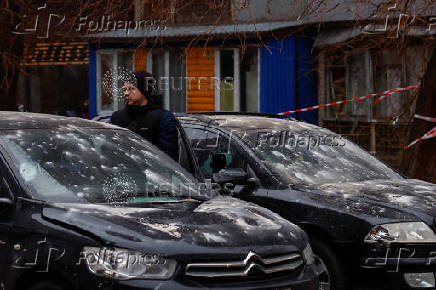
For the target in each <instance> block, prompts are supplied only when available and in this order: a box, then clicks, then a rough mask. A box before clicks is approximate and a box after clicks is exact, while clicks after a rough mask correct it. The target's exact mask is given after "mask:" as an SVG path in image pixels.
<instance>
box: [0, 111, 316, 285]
mask: <svg viewBox="0 0 436 290" xmlns="http://www.w3.org/2000/svg"><path fill="white" fill-rule="evenodd" d="M0 128H1V131H0V152H1V163H0V170H1V176H2V180H1V190H0V194H1V197H0V241H1V242H0V243H1V244H0V259H1V261H2V263H1V265H0V283H1V286H2V287H1V288H2V289H156V287H158V288H159V289H196V288H202V287H214V288H217V289H220V288H232V289H259V288H289V287H292V289H317V285H318V284H317V281H316V276H315V274H314V270H313V265H312V263H313V256H312V252H311V249H310V247H309V245H308V240H307V236H306V234H305V233H304V232H303V231H302V230H301V229H300V228H299V227H297V226H295V225H293V224H291V223H289V222H288V221H286V220H284V219H281V218H280V217H279V216H277V215H275V214H273V213H272V212H270V211H269V210H267V209H263V208H261V207H258V206H256V205H254V204H250V203H247V202H243V201H240V200H238V199H235V198H231V197H225V196H219V195H217V194H216V193H215V192H214V191H213V189H211V188H210V187H209V186H208V185H205V184H200V183H199V182H198V181H197V179H196V178H195V177H194V176H193V175H191V174H190V173H189V172H188V171H186V170H185V169H183V168H182V167H181V166H180V165H179V164H178V163H176V162H175V161H173V160H172V159H171V158H170V157H169V156H167V155H166V154H165V153H163V152H161V151H160V150H158V149H157V148H156V147H155V146H153V145H152V144H151V143H149V142H147V141H145V140H143V139H142V138H141V137H139V136H137V135H135V134H133V133H131V132H130V131H128V130H126V129H122V128H119V127H116V126H112V125H109V124H104V123H99V122H93V121H87V120H83V119H77V118H64V117H57V116H50V115H42V114H30V113H17V112H0ZM185 153H186V151H185ZM192 164H194V165H195V162H193V163H192ZM196 172H198V170H195V169H194V170H193V173H194V174H196Z"/></svg>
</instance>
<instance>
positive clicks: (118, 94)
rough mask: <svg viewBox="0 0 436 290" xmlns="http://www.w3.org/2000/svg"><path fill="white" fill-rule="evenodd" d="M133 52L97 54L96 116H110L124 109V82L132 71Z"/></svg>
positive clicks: (117, 51) (100, 51)
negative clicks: (127, 74)
mask: <svg viewBox="0 0 436 290" xmlns="http://www.w3.org/2000/svg"><path fill="white" fill-rule="evenodd" d="M133 65H134V61H133V52H131V51H127V50H99V51H98V52H97V109H98V114H99V115H103V114H110V113H111V112H113V111H117V110H119V109H121V108H123V107H124V104H125V100H124V91H123V86H124V80H125V79H126V77H125V75H126V73H129V72H130V73H131V72H133V69H134V66H133Z"/></svg>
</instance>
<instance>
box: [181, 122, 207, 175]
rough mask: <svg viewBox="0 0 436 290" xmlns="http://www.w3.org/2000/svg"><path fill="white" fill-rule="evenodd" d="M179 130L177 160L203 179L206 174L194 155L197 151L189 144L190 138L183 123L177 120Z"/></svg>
mask: <svg viewBox="0 0 436 290" xmlns="http://www.w3.org/2000/svg"><path fill="white" fill-rule="evenodd" d="M177 131H178V160H177V162H178V163H179V164H180V165H181V166H182V167H183V168H185V169H186V171H188V172H189V173H191V174H192V175H194V176H195V177H197V179H199V180H203V178H204V176H203V174H202V173H201V171H200V169H199V166H198V163H197V159H196V157H195V156H194V155H195V153H194V151H193V149H192V147H191V146H190V144H189V139H188V137H187V135H186V132H185V130H184V129H183V127H182V125H181V124H180V123H179V122H177Z"/></svg>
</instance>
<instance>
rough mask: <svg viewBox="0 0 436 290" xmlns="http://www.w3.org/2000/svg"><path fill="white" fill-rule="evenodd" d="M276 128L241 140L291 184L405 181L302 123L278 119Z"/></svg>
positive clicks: (343, 141)
mask: <svg viewBox="0 0 436 290" xmlns="http://www.w3.org/2000/svg"><path fill="white" fill-rule="evenodd" d="M274 122H275V123H277V126H275V128H274V129H271V128H268V129H254V130H252V129H250V130H247V131H244V132H243V133H241V136H242V139H243V140H244V141H245V142H246V143H247V144H249V146H250V147H251V148H252V149H253V150H254V151H255V152H256V153H257V155H258V156H259V157H260V158H261V160H262V162H263V163H264V164H265V165H266V166H267V167H268V168H270V170H272V171H273V172H275V173H276V174H277V175H278V176H280V177H281V179H282V180H284V181H285V182H287V183H289V184H325V183H342V182H357V181H364V180H371V179H399V178H402V177H401V176H400V175H399V174H397V173H396V172H395V171H393V170H392V169H391V168H389V167H388V166H386V165H385V164H383V163H382V162H380V161H379V160H377V159H376V158H375V157H373V156H372V155H370V154H369V153H368V152H366V151H364V150H363V149H361V148H360V147H359V146H357V145H356V144H354V143H352V142H351V141H349V140H348V139H346V138H344V137H342V136H340V135H336V134H334V133H333V132H331V131H329V130H327V129H322V128H319V127H316V126H312V125H310V124H306V123H302V122H292V123H289V121H285V120H275V121H274Z"/></svg>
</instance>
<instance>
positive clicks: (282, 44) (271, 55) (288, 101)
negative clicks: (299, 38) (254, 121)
mask: <svg viewBox="0 0 436 290" xmlns="http://www.w3.org/2000/svg"><path fill="white" fill-rule="evenodd" d="M266 45H267V47H268V48H265V47H262V48H261V49H260V76H259V78H260V96H259V97H260V111H261V112H263V113H279V112H283V111H288V110H293V109H295V101H296V99H295V92H296V91H295V38H293V37H289V38H285V39H280V40H269V41H268V42H267V43H266Z"/></svg>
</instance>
